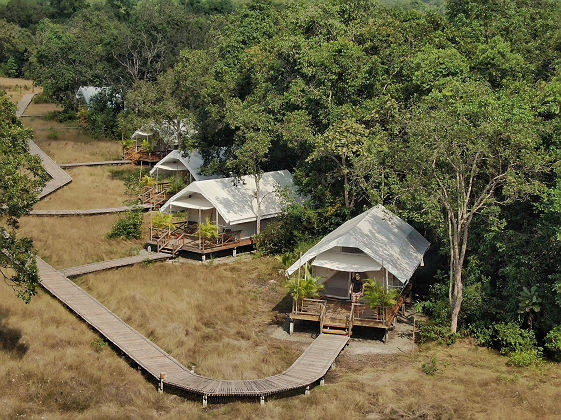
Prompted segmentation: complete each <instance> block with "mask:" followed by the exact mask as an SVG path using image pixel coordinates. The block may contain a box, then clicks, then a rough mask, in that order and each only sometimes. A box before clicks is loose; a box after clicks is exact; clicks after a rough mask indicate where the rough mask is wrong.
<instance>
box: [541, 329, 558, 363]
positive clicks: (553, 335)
mask: <svg viewBox="0 0 561 420" xmlns="http://www.w3.org/2000/svg"><path fill="white" fill-rule="evenodd" d="M545 348H546V350H547V351H548V352H549V353H550V355H551V356H552V358H553V359H555V360H557V361H558V362H561V325H558V326H556V327H555V328H553V329H552V330H551V331H550V332H548V333H547V335H546V336H545Z"/></svg>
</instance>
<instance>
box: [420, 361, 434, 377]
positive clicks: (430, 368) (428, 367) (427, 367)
mask: <svg viewBox="0 0 561 420" xmlns="http://www.w3.org/2000/svg"><path fill="white" fill-rule="evenodd" d="M421 369H422V370H423V372H424V373H425V375H430V376H434V374H435V373H436V372H438V365H437V363H436V357H434V356H431V357H430V359H429V360H428V362H423V364H422V365H421Z"/></svg>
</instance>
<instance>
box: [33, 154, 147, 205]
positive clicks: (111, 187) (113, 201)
mask: <svg viewBox="0 0 561 420" xmlns="http://www.w3.org/2000/svg"><path fill="white" fill-rule="evenodd" d="M112 170H113V168H112V167H110V166H85V167H76V168H69V169H67V170H66V171H67V172H68V173H69V174H70V176H71V177H72V182H71V183H70V184H68V185H66V186H65V187H64V188H61V189H60V190H58V191H55V192H54V193H52V194H50V195H48V196H47V197H45V198H44V199H42V200H41V201H40V202H39V203H37V204H36V205H35V206H34V208H35V209H45V210H48V209H94V208H105V207H118V206H122V205H123V203H124V202H125V201H126V200H127V199H128V198H130V197H128V196H127V194H126V190H125V184H124V182H123V181H122V180H120V179H115V178H114V177H112V176H111V171H112ZM119 170H123V171H130V172H131V173H133V172H134V171H136V170H137V169H136V168H135V167H134V166H132V165H126V166H122V167H119Z"/></svg>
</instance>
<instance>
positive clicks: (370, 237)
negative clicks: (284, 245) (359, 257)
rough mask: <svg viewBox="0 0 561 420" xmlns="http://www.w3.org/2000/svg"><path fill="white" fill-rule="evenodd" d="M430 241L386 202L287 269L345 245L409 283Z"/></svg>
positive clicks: (333, 233) (312, 249)
mask: <svg viewBox="0 0 561 420" xmlns="http://www.w3.org/2000/svg"><path fill="white" fill-rule="evenodd" d="M429 245H430V243H429V242H428V241H427V240H426V239H425V238H424V237H423V236H422V235H421V234H420V233H419V232H417V231H416V230H415V229H413V227H412V226H411V225H409V224H408V223H406V222H404V221H403V220H402V219H400V218H399V217H397V216H396V215H395V214H393V213H392V212H390V211H389V210H387V209H386V208H385V207H384V206H382V205H377V206H375V207H373V208H371V209H370V210H367V211H365V212H364V213H362V214H360V215H358V216H356V217H355V218H353V219H351V220H349V221H347V222H345V223H343V224H342V225H341V226H339V227H338V228H337V229H335V230H334V231H333V232H331V233H330V234H328V235H327V236H325V237H324V238H323V239H322V240H321V241H319V242H318V243H317V244H316V245H315V246H313V247H312V248H310V249H309V250H308V251H307V252H306V253H305V254H304V255H303V256H302V257H301V258H300V259H298V261H296V262H295V263H294V264H292V265H291V266H290V267H289V268H288V270H287V271H286V272H287V274H288V275H290V274H292V273H294V272H295V271H296V270H297V269H298V267H300V266H302V265H304V264H305V263H306V262H308V261H310V260H311V259H312V258H315V257H316V256H318V255H320V254H322V253H324V252H325V251H328V250H330V249H331V248H333V247H336V246H344V247H352V248H358V249H360V250H362V251H363V252H364V253H365V254H366V255H368V256H369V257H371V258H372V259H373V260H374V261H376V262H378V263H380V265H381V266H382V267H384V268H385V269H387V270H388V271H389V272H390V273H392V274H393V275H394V276H395V277H396V278H397V279H399V280H400V281H401V282H402V283H406V282H407V281H408V280H409V279H410V278H411V276H412V275H413V273H414V272H415V270H416V269H417V267H418V266H419V264H421V262H422V260H423V255H424V253H425V252H426V250H427V249H428V247H429Z"/></svg>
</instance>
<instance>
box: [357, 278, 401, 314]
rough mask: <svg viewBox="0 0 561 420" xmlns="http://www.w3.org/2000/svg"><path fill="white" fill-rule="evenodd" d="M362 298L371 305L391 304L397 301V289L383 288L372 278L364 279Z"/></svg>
mask: <svg viewBox="0 0 561 420" xmlns="http://www.w3.org/2000/svg"><path fill="white" fill-rule="evenodd" d="M364 286H365V288H364V298H363V299H364V300H365V301H366V303H367V304H368V305H369V306H370V307H371V308H374V307H376V306H384V307H386V306H393V305H395V304H396V303H397V298H398V296H399V291H398V290H396V289H392V290H388V291H387V292H386V291H385V290H384V288H383V287H382V286H380V285H379V284H378V283H376V282H375V281H374V280H372V279H366V280H365V285H364Z"/></svg>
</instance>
